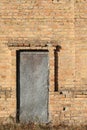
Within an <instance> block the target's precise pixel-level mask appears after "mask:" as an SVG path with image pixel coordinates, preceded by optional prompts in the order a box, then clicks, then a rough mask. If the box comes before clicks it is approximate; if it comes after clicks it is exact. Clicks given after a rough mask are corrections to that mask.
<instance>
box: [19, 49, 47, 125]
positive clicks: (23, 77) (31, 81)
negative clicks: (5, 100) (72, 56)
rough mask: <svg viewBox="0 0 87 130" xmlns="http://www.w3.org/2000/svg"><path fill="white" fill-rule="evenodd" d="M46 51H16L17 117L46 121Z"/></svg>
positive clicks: (26, 120)
mask: <svg viewBox="0 0 87 130" xmlns="http://www.w3.org/2000/svg"><path fill="white" fill-rule="evenodd" d="M48 98H49V67H48V51H42V50H38V51H37V50H32V51H31V50H27V51H26V50H20V51H17V119H18V120H19V121H20V122H22V123H24V122H26V123H28V122H39V123H46V122H48Z"/></svg>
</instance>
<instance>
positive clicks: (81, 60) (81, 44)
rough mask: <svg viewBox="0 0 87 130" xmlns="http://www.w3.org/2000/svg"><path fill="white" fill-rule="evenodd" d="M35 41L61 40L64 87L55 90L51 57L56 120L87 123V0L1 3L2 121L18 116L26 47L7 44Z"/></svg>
mask: <svg viewBox="0 0 87 130" xmlns="http://www.w3.org/2000/svg"><path fill="white" fill-rule="evenodd" d="M26 41H27V42H26ZM30 41H34V44H35V41H36V44H38V41H44V42H46V43H47V42H51V41H54V42H53V43H52V44H55V41H56V45H59V46H60V51H57V54H56V58H57V59H56V60H57V61H58V64H57V65H56V71H58V72H56V76H57V77H56V79H57V80H58V91H54V90H55V89H53V88H54V87H55V85H54V84H55V83H54V79H55V75H54V70H53V69H54V66H53V65H54V63H53V59H52V61H51V59H50V71H51V73H52V74H51V75H50V79H49V80H50V84H51V89H50V92H49V93H50V96H49V118H50V121H52V122H53V123H55V124H59V123H67V124H72V123H74V124H75V123H76V124H78V123H86V122H87V112H86V111H87V104H86V102H87V91H86V90H87V67H86V64H87V52H86V51H87V43H86V42H87V0H33V1H32V0H29V1H28V0H3V1H0V119H3V118H8V117H9V116H10V115H12V116H14V117H15V116H16V53H15V50H16V49H20V47H17V48H16V47H13V49H11V48H10V47H8V45H7V44H9V43H11V44H14V43H15V44H19V43H20V44H24V43H26V44H27V43H28V42H29V43H30V44H32V43H31V42H30ZM42 44H43V42H42ZM39 46H42V45H40V44H38V47H39ZM22 48H25V47H22ZM34 48H35V47H34ZM31 49H32V45H31ZM50 50H51V48H50ZM51 52H52V53H51ZM49 56H50V57H51V56H53V51H50V53H49ZM52 70H53V71H52ZM56 85H57V83H56ZM56 87H57V86H56Z"/></svg>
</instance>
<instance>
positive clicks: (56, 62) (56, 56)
mask: <svg viewBox="0 0 87 130" xmlns="http://www.w3.org/2000/svg"><path fill="white" fill-rule="evenodd" d="M60 49H62V48H61V46H59V45H58V46H57V47H56V50H55V52H54V53H55V90H54V91H58V59H59V58H58V57H59V56H58V52H60Z"/></svg>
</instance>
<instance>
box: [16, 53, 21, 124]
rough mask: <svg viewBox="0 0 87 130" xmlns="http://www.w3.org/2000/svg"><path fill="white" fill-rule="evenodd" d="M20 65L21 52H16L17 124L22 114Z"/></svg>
mask: <svg viewBox="0 0 87 130" xmlns="http://www.w3.org/2000/svg"><path fill="white" fill-rule="evenodd" d="M19 64H20V51H16V83H17V85H16V99H17V100H16V103H17V105H16V106H17V108H16V122H17V123H18V122H19V114H20V76H19V74H20V69H19Z"/></svg>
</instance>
